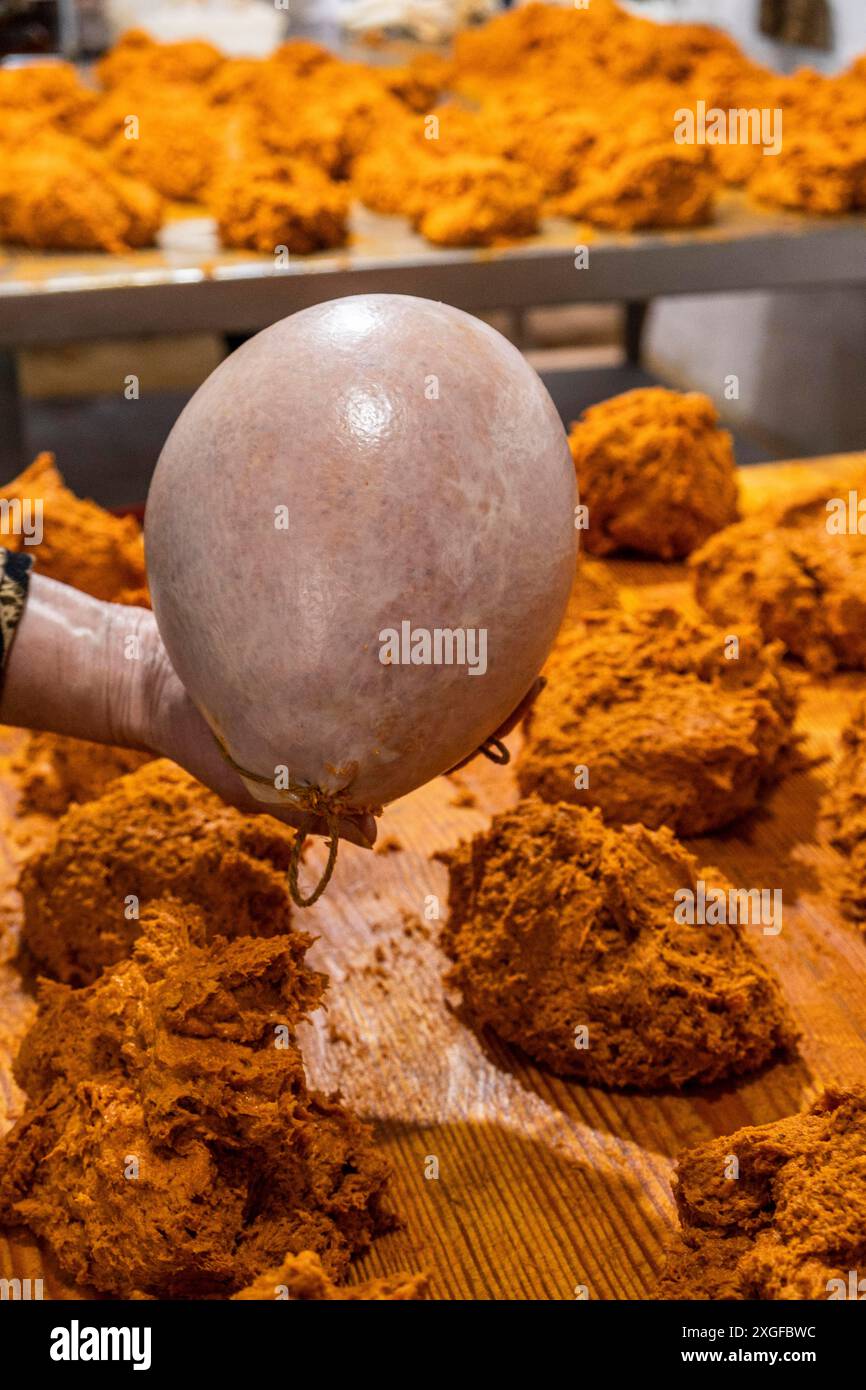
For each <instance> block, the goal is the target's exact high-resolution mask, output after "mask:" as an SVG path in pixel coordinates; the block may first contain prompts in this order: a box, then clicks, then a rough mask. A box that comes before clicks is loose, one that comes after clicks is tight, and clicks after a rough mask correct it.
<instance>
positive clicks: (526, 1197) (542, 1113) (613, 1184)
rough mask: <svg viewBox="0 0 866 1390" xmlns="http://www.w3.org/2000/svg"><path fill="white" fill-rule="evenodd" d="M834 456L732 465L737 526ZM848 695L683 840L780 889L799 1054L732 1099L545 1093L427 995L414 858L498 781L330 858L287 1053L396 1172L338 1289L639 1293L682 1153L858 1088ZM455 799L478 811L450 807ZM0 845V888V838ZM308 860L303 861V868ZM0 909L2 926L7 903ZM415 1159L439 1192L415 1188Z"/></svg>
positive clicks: (425, 805) (498, 796) (54, 1288)
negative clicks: (833, 802)
mask: <svg viewBox="0 0 866 1390" xmlns="http://www.w3.org/2000/svg"><path fill="white" fill-rule="evenodd" d="M851 462H852V459H851V458H850V456H849V457H848V458H847V459H845V458H839V459H825V460H818V461H814V462H812V463H809V464H774V465H766V466H764V465H762V466H758V467H753V468H750V469H748V470H745V471H744V472H743V474H742V487H743V496H744V505H745V507H746V509H747V510H750V511H753V510H755V509H758V508H760V507H761V506H763V505H764V504H765V503H766V502H768V501H772V500H776V499H778V498H779V497H780V496H783V495H791V496H793V495H795V494H796V493H797V492H798V491H800V490H803V491H807V490H810V489H811V488H812V487H814V485H815V483H816V481H817V480H818V479H819V478H821V479H826V480H827V484H828V494H827V495H828V496H830V495H836V492H835V489H834V488H833V486H832V481H834V480H835V479H837V478H844V473H845V470H846V468H847V467H848V466H850V464H851ZM861 462H862V460H861ZM611 570H612V572H613V574H614V575H615V577H616V578H617V580H618V581H619V582H620V583H621V585H622V595H623V600H624V602H625V603H627V604H628V605H633V604H635V603H637V602H639V601H641V600H642V599H644V598H650V597H652V598H656V597H660V596H664V597H666V598H669V599H670V600H671V601H672V602H675V603H676V602H683V601H687V596H688V585H687V583H686V581H685V579H684V574H683V570H682V567H681V566H677V565H662V564H652V563H645V564H644V563H625V562H615V563H612V564H611ZM864 689H866V676H864V675H857V674H851V673H847V674H844V675H838V676H835V677H833V678H832V679H830V680H826V681H821V682H816V681H809V682H808V683H807V685H806V688H805V690H804V694H803V701H802V708H801V714H800V719H799V727H800V728H801V729H802V731H803V733H804V734H805V735H806V740H807V742H806V748H807V751H808V753H810V754H811V755H812V756H813V757H814V758H815V759H817V760H818V761H816V762H815V764H814V766H812V767H810V768H809V769H808V770H806V771H802V772H798V773H796V774H794V775H793V776H790V777H788V778H787V779H786V780H785V781H784V782H783V783H782V784H781V785H780V786H779V787H777V788H776V790H775V791H774V792H773V793H772V795H770V796H769V797H768V799H767V803H766V806H765V808H764V810H763V812H762V813H761V814H757V815H754V816H752V817H750V818H749V819H747V820H744V821H742V822H741V823H740V825H739V826H737V827H736V829H735V830H730V831H727V832H724V833H721V834H717V835H713V836H707V837H704V838H702V839H701V840H699V841H696V842H690V847H692V848H694V849H695V851H696V852H697V853H698V856H699V858H700V860H701V862H706V863H712V864H715V865H717V866H718V867H719V868H720V869H721V870H723V871H724V872H725V873H726V875H727V876H728V877H729V878H730V879H731V881H732V882H734V883H737V884H744V885H755V884H759V885H760V884H764V885H772V886H780V887H782V889H783V892H784V903H785V915H784V927H783V931H782V933H781V935H780V936H778V937H774V938H767V937H763V936H762V935H761V934H760V932H759V931H758V930H757V929H756V930H755V934H754V937H753V940H754V945H755V948H756V950H757V951H758V952H759V953H760V954H761V955H762V956H763V957H764V959H765V960H766V962H767V964H768V966H769V967H770V968H771V969H772V970H773V971H774V972H775V973H776V974H777V976H778V977H779V979H780V980H781V982H782V985H783V988H784V991H785V994H786V996H787V999H788V1001H789V1004H790V1006H791V1010H792V1012H793V1014H794V1017H795V1019H796V1021H797V1023H798V1025H799V1027H800V1028H801V1030H802V1035H803V1036H802V1042H801V1045H800V1055H799V1057H798V1058H796V1059H792V1060H789V1061H785V1062H780V1063H778V1064H776V1065H774V1066H772V1067H770V1068H769V1069H767V1070H766V1071H765V1072H764V1073H763V1074H762V1075H759V1076H755V1077H752V1078H750V1079H747V1080H745V1081H743V1082H740V1083H739V1084H736V1085H733V1084H732V1085H723V1086H716V1087H712V1088H691V1089H689V1090H687V1091H685V1092H682V1093H680V1094H675V1093H660V1094H655V1095H641V1094H626V1093H614V1092H608V1091H605V1090H602V1089H600V1088H598V1087H594V1086H584V1085H581V1084H579V1083H578V1082H574V1081H565V1080H562V1079H558V1078H556V1077H554V1076H553V1075H551V1074H549V1073H547V1072H545V1071H543V1070H541V1069H539V1068H538V1067H536V1066H534V1065H532V1064H531V1063H530V1062H528V1061H527V1060H526V1058H524V1057H521V1056H520V1055H518V1054H517V1053H516V1052H515V1051H514V1050H513V1049H511V1048H509V1047H507V1046H505V1045H504V1044H502V1043H500V1042H499V1041H497V1040H496V1039H495V1038H492V1037H491V1038H484V1039H480V1038H478V1037H477V1036H476V1035H475V1034H474V1033H473V1032H471V1031H469V1030H468V1029H467V1028H466V1027H464V1026H463V1025H462V1024H461V1023H460V1022H459V1021H458V1019H457V1017H456V1015H455V1013H454V1012H453V1011H452V1010H451V1009H450V1008H449V1005H448V1003H447V1001H446V999H445V998H444V996H443V991H442V987H441V976H442V971H443V967H444V961H443V958H442V957H441V955H440V953H439V951H438V950H437V947H436V944H435V927H436V923H435V922H433V923H428V924H427V925H428V931H426V932H425V931H424V930H422V929H421V928H420V927H419V925H418V919H419V916H421V915H423V912H424V907H425V900H426V899H427V897H428V895H430V894H435V895H436V896H438V898H439V900H440V902H441V903H442V906H443V911H444V907H445V902H446V894H447V873H446V870H445V869H444V867H443V866H442V864H440V863H438V862H436V861H435V860H434V859H433V858H432V857H431V856H432V855H433V854H434V853H435V852H436V851H437V850H440V849H445V848H447V847H448V846H451V845H453V844H454V843H455V842H456V841H457V840H458V839H460V838H461V837H464V836H469V835H472V834H473V833H474V832H476V831H478V830H480V829H482V828H483V827H484V826H485V825H486V824H487V821H488V818H489V816H490V814H491V813H492V812H494V811H496V810H498V809H501V808H503V807H505V806H507V805H509V804H511V803H512V802H513V801H514V800H515V799H516V792H515V788H514V783H513V778H512V776H511V774H510V771H509V770H508V769H505V770H502V769H497V768H495V767H493V766H491V765H490V764H487V763H484V762H479V764H478V765H473V766H471V767H470V768H467V769H464V770H463V771H462V772H460V773H459V774H458V775H457V776H456V777H453V778H445V777H442V778H439V779H438V780H437V781H435V782H433V783H431V784H430V785H429V786H427V787H424V788H423V789H422V790H420V791H418V792H416V793H414V794H413V795H412V796H409V797H406V798H405V799H404V800H403V801H401V802H398V803H396V804H395V805H394V806H392V807H390V808H389V809H388V810H387V812H386V813H385V816H384V817H383V820H382V824H381V830H380V838H381V842H382V852H377V853H375V854H372V855H367V854H364V853H362V852H360V851H355V850H353V849H352V848H351V847H344V848H343V850H342V852H341V855H340V860H339V863H338V867H337V871H336V874H335V877H334V880H333V882H332V884H331V886H330V887H329V889H328V892H327V893H326V895H325V897H324V898H323V899H322V900H321V901H320V902H319V903H318V904H317V906H316V907H315V908H313V909H312V910H310V911H309V912H307V913H306V914H305V915H304V919H303V925H304V926H305V927H306V928H308V929H310V930H312V931H313V932H315V933H317V934H319V937H320V939H319V941H318V942H317V944H316V946H315V947H314V948H313V952H312V953H311V960H312V962H313V963H314V964H315V965H317V966H318V967H320V968H322V969H324V970H326V971H327V972H328V973H329V974H330V976H331V987H330V992H329V996H328V1011H327V1014H325V1013H323V1012H320V1013H319V1014H318V1015H317V1016H316V1017H315V1019H314V1020H313V1022H312V1023H311V1024H310V1025H307V1026H305V1028H304V1030H303V1046H304V1052H305V1057H306V1060H307V1064H308V1069H309V1071H310V1074H311V1078H312V1079H313V1081H314V1082H315V1083H316V1084H317V1085H319V1086H321V1087H324V1088H336V1087H339V1088H340V1089H341V1091H342V1094H343V1097H344V1099H345V1101H346V1103H347V1104H348V1105H349V1106H351V1107H352V1108H354V1109H355V1110H356V1111H358V1112H359V1113H361V1114H363V1115H364V1116H366V1117H368V1118H369V1120H370V1121H371V1122H372V1123H373V1124H374V1125H375V1128H376V1131H377V1135H378V1141H379V1143H380V1145H381V1147H382V1149H383V1150H384V1151H385V1152H386V1153H387V1154H388V1156H389V1158H390V1159H391V1162H392V1164H393V1168H394V1177H393V1183H392V1188H391V1191H392V1202H393V1205H394V1207H395V1208H396V1209H397V1210H398V1211H399V1212H400V1213H401V1214H402V1216H403V1217H404V1219H405V1225H404V1228H403V1229H402V1230H401V1231H398V1232H395V1233H394V1234H392V1235H389V1236H386V1237H384V1238H383V1239H381V1240H379V1241H377V1242H376V1243H375V1245H374V1247H373V1249H372V1250H371V1251H370V1253H369V1254H368V1255H366V1256H365V1257H364V1258H363V1259H362V1260H360V1261H358V1262H357V1264H356V1266H355V1270H354V1275H353V1277H356V1278H359V1279H360V1278H362V1277H365V1276H368V1275H370V1274H380V1273H386V1272H392V1271H395V1270H398V1269H404V1268H409V1269H419V1268H425V1269H428V1270H429V1271H430V1272H431V1274H432V1288H433V1293H434V1295H435V1296H436V1297H438V1298H443V1299H447V1298H454V1299H465V1298H482V1299H486V1298H498V1299H527V1298H540V1299H571V1298H573V1297H574V1296H575V1295H574V1290H575V1288H576V1286H578V1285H586V1286H587V1287H588V1290H589V1294H590V1296H591V1297H592V1298H597V1299H632V1298H640V1297H644V1296H646V1295H647V1294H649V1293H650V1291H651V1290H652V1287H653V1281H654V1276H655V1273H656V1271H657V1269H658V1267H659V1264H660V1261H661V1259H662V1255H663V1249H664V1245H665V1242H666V1239H667V1238H668V1236H669V1234H670V1232H671V1230H672V1229H673V1227H674V1213H673V1206H672V1202H671V1197H670V1186H669V1183H670V1175H671V1168H672V1164H673V1161H674V1158H675V1156H676V1154H677V1152H678V1151H679V1150H680V1149H682V1148H683V1147H685V1146H688V1145H691V1144H695V1143H700V1142H701V1141H703V1140H706V1139H709V1138H712V1137H713V1136H715V1135H721V1134H725V1133H728V1132H730V1131H731V1130H734V1129H736V1128H738V1127H739V1126H740V1125H744V1124H760V1123H763V1122H766V1121H769V1120H774V1119H777V1118H780V1117H781V1116H784V1115H788V1114H791V1113H792V1112H793V1111H795V1110H797V1109H799V1108H800V1107H801V1106H803V1105H804V1104H806V1103H807V1102H808V1101H809V1100H810V1099H811V1098H812V1097H813V1096H814V1095H815V1094H816V1093H817V1092H819V1091H820V1090H821V1088H822V1087H823V1086H824V1085H826V1084H829V1083H833V1084H839V1083H841V1084H843V1085H844V1084H850V1083H855V1082H864V1081H866V941H864V938H863V936H862V935H861V934H860V933H859V932H858V931H857V929H856V928H854V927H853V926H850V925H846V923H845V922H844V921H843V920H842V919H841V917H840V916H839V915H838V913H837V911H836V909H835V906H834V893H835V890H836V886H837V879H838V872H839V867H840V860H839V858H838V856H837V855H836V854H835V853H834V852H833V851H832V850H830V849H829V848H828V847H827V846H826V844H825V842H824V840H823V838H822V835H821V832H820V825H819V820H818V812H819V802H820V799H821V795H822V793H823V791H824V789H825V787H826V786H827V784H828V780H829V777H830V776H831V772H832V769H831V759H832V757H833V755H834V752H835V750H836V748H837V747H838V738H839V731H840V729H841V727H842V726H843V724H844V723H845V721H846V719H847V717H848V715H849V711H850V710H851V707H852V704H853V702H854V700H855V699H856V697H857V696H858V694H859V693H861V692H862V691H863V690H864ZM518 739H519V735H517V736H515V737H514V738H512V740H511V743H512V747H514V746H516V744H517V741H518ZM467 794H468V795H467ZM470 798H474V799H475V804H474V805H466V804H463V803H464V802H466V801H467V800H468V799H470ZM0 846H2V847H5V850H6V853H5V857H4V861H3V862H4V864H5V874H6V882H7V885H8V883H9V882H10V875H11V858H12V856H11V854H10V842H9V835H8V833H7V834H6V835H5V836H3V837H2V839H0ZM320 862H321V854H320V852H319V850H318V849H317V850H316V852H315V855H314V856H311V859H310V861H309V862H308V864H307V866H306V869H305V874H306V875H309V876H310V877H312V875H313V873H314V871H315V867H316V864H318V863H320ZM5 911H6V916H7V919H8V921H9V922H10V923H13V924H14V920H15V916H16V904H15V900H14V894H13V893H11V892H9V891H7V894H6V905H5ZM10 936H11V934H10ZM7 955H8V948H7ZM30 1008H31V1006H30V1005H29V1004H28V1002H27V1001H26V1000H25V999H24V997H23V996H22V994H21V991H20V987H19V984H18V980H17V976H16V975H15V973H14V971H13V970H12V969H11V967H10V966H9V965H8V964H7V965H4V966H2V967H0V1009H2V1014H3V1016H5V1020H6V1024H7V1033H8V1034H9V1035H10V1036H8V1037H7V1040H6V1042H7V1055H6V1058H5V1059H4V1058H3V1056H2V1054H0V1082H2V1081H3V1077H4V1073H5V1085H4V1084H0V1107H2V1105H3V1103H4V1100H5V1104H6V1107H7V1110H8V1109H9V1107H10V1104H12V1103H14V1094H13V1092H14V1088H13V1087H12V1086H11V1085H10V1084H9V1080H8V1047H9V1046H10V1045H14V1034H15V1033H16V1031H17V1032H20V1030H21V1029H22V1028H23V1027H24V1025H25V1023H26V1019H27V1016H28V1014H29V1012H30ZM0 1044H2V1039H0ZM431 1156H434V1157H435V1158H437V1159H438V1167H439V1177H438V1179H428V1178H427V1177H425V1165H427V1160H428V1158H429V1157H431ZM13 1271H14V1272H16V1273H18V1274H19V1276H22V1277H24V1276H26V1275H27V1274H28V1273H29V1274H30V1275H31V1276H34V1277H35V1276H36V1275H38V1274H39V1273H40V1272H44V1273H45V1274H46V1278H47V1280H48V1289H49V1291H50V1292H52V1293H54V1294H59V1295H62V1294H63V1293H64V1292H67V1293H68V1292H69V1291H68V1290H64V1287H63V1285H62V1284H61V1283H60V1282H59V1281H57V1280H56V1279H54V1278H52V1277H51V1274H50V1271H49V1270H46V1269H44V1267H43V1262H42V1260H41V1258H40V1256H39V1254H38V1252H37V1251H36V1250H35V1248H34V1247H33V1246H32V1245H28V1244H27V1243H26V1242H24V1243H22V1242H15V1243H13V1244H11V1245H10V1244H9V1243H8V1241H0V1276H9V1275H10V1273H12V1272H13Z"/></svg>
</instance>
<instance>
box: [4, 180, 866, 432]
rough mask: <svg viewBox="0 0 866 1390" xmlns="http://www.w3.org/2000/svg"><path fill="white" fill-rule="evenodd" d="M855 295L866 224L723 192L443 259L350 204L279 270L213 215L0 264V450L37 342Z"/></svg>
mask: <svg viewBox="0 0 866 1390" xmlns="http://www.w3.org/2000/svg"><path fill="white" fill-rule="evenodd" d="M583 244H585V245H587V246H588V248H589V256H588V265H587V266H586V268H583V269H577V268H576V266H575V248H576V247H578V246H580V245H583ZM864 283H866V217H863V216H857V217H841V218H834V219H832V220H831V219H827V218H815V217H807V216H803V215H801V214H797V213H784V212H777V211H774V210H767V209H762V208H759V207H757V206H756V205H754V204H753V203H751V202H750V201H749V200H748V199H747V198H746V197H745V196H744V195H742V194H738V193H734V192H728V193H726V194H724V195H723V196H722V198H721V199H720V202H719V206H718V211H717V215H716V219H715V221H714V223H713V224H712V225H711V226H709V227H702V228H696V229H691V230H688V231H681V232H640V233H628V234H621V233H605V232H601V231H597V230H594V229H590V228H587V227H583V226H581V225H579V224H575V223H572V222H566V221H550V222H548V223H546V224H545V226H544V228H543V230H542V232H541V234H540V235H538V236H536V237H534V238H532V239H531V240H529V241H526V242H522V243H520V244H519V245H515V246H510V247H504V248H496V249H494V250H440V249H437V248H435V247H432V246H430V245H429V244H428V243H426V242H425V241H423V240H422V239H421V238H420V237H419V236H417V235H416V234H415V233H413V232H412V231H411V230H410V229H409V227H408V225H407V223H406V222H405V220H404V219H403V218H399V217H382V216H378V215H376V214H374V213H371V212H369V211H368V210H367V209H365V208H361V207H358V208H356V209H355V210H354V213H353V219H352V239H351V244H350V246H348V247H347V248H345V249H343V250H340V251H335V252H334V251H332V252H324V253H321V254H318V255H314V256H307V257H300V256H299V257H296V258H294V259H292V260H290V263H289V265H287V266H277V265H275V264H274V260H273V258H270V257H266V256H257V255H252V254H249V253H246V252H232V251H223V250H221V249H220V248H219V247H218V245H217V241H216V236H215V231H214V226H213V223H212V222H211V221H210V220H209V219H208V218H206V217H203V216H187V217H182V218H177V219H175V220H172V221H170V222H169V223H168V224H167V225H166V227H165V228H164V229H163V232H162V234H161V244H160V246H159V247H158V248H155V249H153V250H148V251H137V252H134V253H130V254H129V255H126V256H115V255H107V254H87V255H79V254H72V253H59V252H51V253H35V252H31V251H13V250H7V251H5V252H4V253H0V418H2V421H3V431H2V432H3V434H4V435H5V438H6V441H7V450H8V448H9V446H10V444H12V442H13V440H14V435H15V422H16V418H17V416H16V408H17V398H16V387H15V370H14V351H15V349H16V348H20V347H25V346H31V345H36V344H54V343H63V342H72V341H82V340H88V339H96V338H111V337H117V336H129V335H136V334H137V335H147V334H166V333H191V332H199V331H211V332H219V333H222V334H227V335H236V334H247V333H252V332H256V331H258V330H259V329H261V328H264V327H266V326H267V325H268V324H270V323H273V322H274V321H275V320H276V319H279V318H282V317H283V316H284V315H286V314H289V313H292V312H294V311H295V310H297V309H301V308H305V307H306V306H308V305H310V304H316V303H319V302H321V301H322V300H326V299H333V298H335V297H337V296H339V295H347V294H360V293H365V292H371V291H389V292H392V293H401V294H417V295H424V296H427V297H429V298H431V299H441V300H445V301H447V302H448V303H451V304H455V305H457V306H459V307H461V308H464V309H468V310H470V311H483V310H489V309H501V308H509V307H510V308H513V309H520V308H527V307H531V306H534V305H545V304H569V303H579V302H581V301H584V302H586V301H596V302H598V301H620V302H625V303H627V304H631V305H635V306H639V305H641V304H642V303H645V302H646V301H648V300H650V299H652V298H654V297H655V296H657V295H673V294H705V293H719V292H724V291H731V290H767V289H804V288H810V289H816V288H820V287H829V286H839V285H845V284H848V285H857V284H864ZM636 317H637V321H638V322H639V318H640V315H639V312H638V314H637V316H636ZM633 336H634V333H633ZM632 355H633V356H634V355H635V353H634V351H633V353H632ZM13 447H14V445H13Z"/></svg>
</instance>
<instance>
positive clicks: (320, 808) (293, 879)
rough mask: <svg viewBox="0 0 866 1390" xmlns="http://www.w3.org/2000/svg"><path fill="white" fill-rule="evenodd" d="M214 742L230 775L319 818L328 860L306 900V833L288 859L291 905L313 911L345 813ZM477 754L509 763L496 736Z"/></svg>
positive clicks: (330, 800)
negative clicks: (301, 875)
mask: <svg viewBox="0 0 866 1390" xmlns="http://www.w3.org/2000/svg"><path fill="white" fill-rule="evenodd" d="M214 740H215V742H216V746H217V748H218V749H219V750H220V753H221V754H222V756H223V758H224V759H225V761H226V762H227V763H228V765H229V767H230V768H231V769H232V771H234V772H236V773H237V774H238V776H239V777H245V778H247V779H248V780H249V781H250V782H258V783H259V784H260V785H261V786H263V787H270V788H271V790H272V791H276V792H278V793H282V794H284V795H285V799H286V800H287V801H291V803H292V805H294V806H297V807H298V808H299V809H300V810H302V811H307V812H309V814H310V815H311V816H319V817H320V819H322V820H323V821H324V822H325V824H326V825H327V827H328V860H327V863H326V864H325V867H324V869H323V870H322V876H321V878H320V879H319V882H318V883H317V884H316V886H315V888H314V889H313V891H312V893H308V894H307V896H306V897H304V895H303V894H302V893H301V889H300V885H299V883H298V871H299V869H300V866H301V853H302V851H303V848H304V845H305V844H306V841H307V833H308V832H307V831H306V830H296V831H295V839H294V843H293V844H292V852H291V855H290V856H289V872H288V881H289V892H290V893H291V895H292V902H293V903H294V904H295V906H296V907H312V906H313V903H315V902H318V900H319V898H320V897H321V896H322V894H323V893H324V891H325V889H326V888H327V886H328V884H329V883H330V882H331V875H332V874H333V872H334V867H335V865H336V863H337V850H338V848H339V844H340V835H339V826H340V812H341V810H343V809H345V807H344V805H343V803H342V801H341V799H340V798H339V797H338V796H328V795H326V793H325V792H323V791H320V790H319V788H318V787H310V786H307V785H306V784H305V783H303V782H293V781H292V780H291V779H289V784H288V786H287V787H277V786H275V784H274V780H273V778H271V777H263V776H262V775H261V773H259V772H250V771H249V769H248V768H245V767H241V765H240V763H236V762H235V760H234V758H233V757H232V755H231V753H230V752H229V750H228V749H227V748H226V746H225V744H224V743H223V741H222V739H221V738H219V736H218V735H217V734H214ZM478 752H479V753H483V754H484V756H485V758H489V759H490V761H491V762H492V763H496V764H497V765H498V766H499V767H505V765H506V764H507V763H509V762H510V761H511V754H510V753H509V751H508V749H507V748H506V746H505V744H504V743H503V742H502V739H501V738H496V736H495V735H491V737H490V738H486V739H485V740H484V742H483V743H482V744H481V747H480V748H479V749H478Z"/></svg>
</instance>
